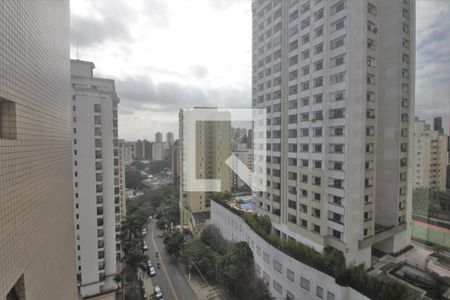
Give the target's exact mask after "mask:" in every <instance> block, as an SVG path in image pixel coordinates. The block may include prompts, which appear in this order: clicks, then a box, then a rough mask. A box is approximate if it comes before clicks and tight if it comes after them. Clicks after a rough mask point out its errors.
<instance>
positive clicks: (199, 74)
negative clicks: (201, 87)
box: [191, 65, 208, 78]
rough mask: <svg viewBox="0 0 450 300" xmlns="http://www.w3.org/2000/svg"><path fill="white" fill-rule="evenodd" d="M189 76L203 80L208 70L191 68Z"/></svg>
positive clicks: (202, 67)
mask: <svg viewBox="0 0 450 300" xmlns="http://www.w3.org/2000/svg"><path fill="white" fill-rule="evenodd" d="M191 74H192V75H194V76H195V77H197V78H205V77H206V75H208V69H207V68H206V67H205V66H199V65H197V66H192V67H191Z"/></svg>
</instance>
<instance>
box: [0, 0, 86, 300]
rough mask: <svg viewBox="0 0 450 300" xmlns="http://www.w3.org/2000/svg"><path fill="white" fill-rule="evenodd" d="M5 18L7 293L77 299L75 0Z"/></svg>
mask: <svg viewBox="0 0 450 300" xmlns="http://www.w3.org/2000/svg"><path fill="white" fill-rule="evenodd" d="M0 20H2V22H0V299H28V300H30V299H32V300H53V299H65V300H66V299H67V300H75V299H78V293H77V288H76V278H75V245H74V240H75V238H74V230H73V228H74V221H73V201H72V104H71V93H70V60H69V54H70V53H69V1H1V2H0Z"/></svg>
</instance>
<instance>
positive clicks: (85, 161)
mask: <svg viewBox="0 0 450 300" xmlns="http://www.w3.org/2000/svg"><path fill="white" fill-rule="evenodd" d="M71 68H72V69H71V71H72V88H73V121H74V122H73V143H74V145H73V152H74V156H73V164H74V179H73V184H74V207H75V226H76V227H75V233H76V247H77V271H78V273H77V275H78V281H79V283H80V286H81V294H82V296H83V297H86V296H90V295H95V294H98V293H102V292H106V291H109V290H112V289H115V288H116V283H115V282H114V281H113V277H114V275H115V274H116V272H117V260H119V259H120V220H121V204H122V203H123V199H121V197H123V194H124V193H122V194H121V184H120V179H121V170H120V163H119V162H121V158H120V157H119V142H118V139H117V105H118V103H119V98H118V97H117V95H116V91H115V85H114V81H113V80H110V79H102V78H96V77H94V74H93V70H94V68H95V66H94V64H93V63H92V62H87V61H80V60H72V61H71ZM122 172H123V170H122ZM122 175H123V174H122ZM122 180H123V177H122Z"/></svg>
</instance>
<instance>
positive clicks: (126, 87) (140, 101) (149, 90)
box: [116, 77, 251, 114]
mask: <svg viewBox="0 0 450 300" xmlns="http://www.w3.org/2000/svg"><path fill="white" fill-rule="evenodd" d="M116 90H117V93H118V95H119V97H120V98H121V104H120V106H121V107H123V108H124V112H126V113H127V114H131V111H149V112H150V111H151V112H176V111H178V110H179V109H180V108H189V107H193V106H218V107H249V106H250V105H251V102H250V99H251V97H250V91H249V90H247V89H237V88H231V87H226V86H224V87H218V88H208V89H205V88H200V87H197V86H194V85H183V84H181V83H178V82H162V83H158V84H155V83H154V82H153V81H152V80H151V79H147V78H144V77H140V78H127V79H125V80H119V81H117V82H116Z"/></svg>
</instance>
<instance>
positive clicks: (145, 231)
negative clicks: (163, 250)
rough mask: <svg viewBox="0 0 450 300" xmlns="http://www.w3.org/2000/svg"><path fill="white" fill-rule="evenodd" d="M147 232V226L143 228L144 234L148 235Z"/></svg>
mask: <svg viewBox="0 0 450 300" xmlns="http://www.w3.org/2000/svg"><path fill="white" fill-rule="evenodd" d="M146 234H147V228H145V227H144V228H143V229H142V235H146Z"/></svg>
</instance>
